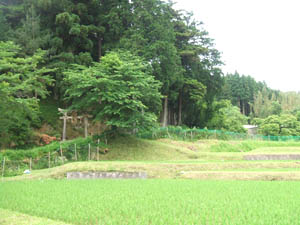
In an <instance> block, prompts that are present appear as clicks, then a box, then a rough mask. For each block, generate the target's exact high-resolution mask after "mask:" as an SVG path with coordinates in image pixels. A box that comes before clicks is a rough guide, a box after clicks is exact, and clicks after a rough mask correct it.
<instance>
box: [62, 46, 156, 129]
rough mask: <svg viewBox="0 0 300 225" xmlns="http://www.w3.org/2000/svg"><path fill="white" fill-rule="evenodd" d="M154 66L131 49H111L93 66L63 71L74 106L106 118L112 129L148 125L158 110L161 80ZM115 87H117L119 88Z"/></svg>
mask: <svg viewBox="0 0 300 225" xmlns="http://www.w3.org/2000/svg"><path fill="white" fill-rule="evenodd" d="M150 72H151V68H150V67H149V66H147V64H146V63H145V62H143V61H142V60H141V59H140V58H138V57H136V56H133V55H132V54H130V53H129V52H110V53H108V54H107V55H106V56H103V57H102V59H101V63H94V64H93V66H92V67H85V66H79V65H77V66H74V68H71V69H69V70H68V71H67V72H65V73H64V74H65V75H66V78H65V81H66V83H67V86H68V88H67V90H66V96H67V98H68V100H70V101H71V102H72V106H71V109H75V110H78V111H79V112H81V113H89V114H91V115H93V116H94V118H95V119H96V120H99V121H106V122H105V124H106V125H107V126H111V128H112V130H116V129H120V128H121V129H127V130H128V131H132V130H133V129H149V128H151V127H152V126H153V124H155V123H156V121H157V117H156V115H155V112H157V111H159V108H160V103H161V102H160V98H161V95H160V93H159V88H160V83H159V82H157V81H156V80H155V79H154V77H153V76H151V74H150ZM116 90H118V91H117V92H116Z"/></svg>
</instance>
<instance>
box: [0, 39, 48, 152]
mask: <svg viewBox="0 0 300 225" xmlns="http://www.w3.org/2000/svg"><path fill="white" fill-rule="evenodd" d="M20 50H21V49H20V47H19V46H17V45H15V44H14V43H13V42H0V124H1V125H0V147H1V146H2V147H3V146H10V145H12V146H25V145H27V144H29V143H30V137H31V135H32V127H33V126H35V125H37V122H38V113H39V109H38V102H39V99H38V97H41V98H44V97H46V95H47V94H48V91H47V86H48V85H50V84H51V82H52V79H51V78H50V77H49V76H48V75H47V73H49V72H50V71H51V70H49V69H46V68H44V67H42V66H41V65H40V64H41V63H42V62H43V57H44V56H43V55H44V53H43V51H41V50H39V51H37V52H36V54H34V55H33V56H32V57H25V58H24V57H20V56H19V55H20Z"/></svg>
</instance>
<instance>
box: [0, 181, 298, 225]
mask: <svg viewBox="0 0 300 225" xmlns="http://www.w3.org/2000/svg"><path fill="white" fill-rule="evenodd" d="M299 204H300V183H299V182H263V181H258V182H257V181H243V182H240V181H198V180H84V181H83V180H71V181H69V180H47V181H45V180H42V181H30V182H28V181H27V182H24V181H23V182H3V183H1V192H0V208H5V209H9V210H13V211H18V212H22V213H26V214H29V215H33V216H38V217H45V218H50V219H54V220H60V221H65V222H67V223H73V224H122V225H124V224H139V225H143V224H164V225H166V224H247V225H248V224H256V225H259V224H263V225H268V224H281V225H284V224H287V225H288V224H289V225H290V224H300V220H299V214H300V208H299Z"/></svg>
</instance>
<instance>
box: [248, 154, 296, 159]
mask: <svg viewBox="0 0 300 225" xmlns="http://www.w3.org/2000/svg"><path fill="white" fill-rule="evenodd" d="M243 158H244V160H300V155H296V154H290V155H245V156H244V157H243Z"/></svg>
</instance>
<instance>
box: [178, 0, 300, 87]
mask: <svg viewBox="0 0 300 225" xmlns="http://www.w3.org/2000/svg"><path fill="white" fill-rule="evenodd" d="M174 2H177V3H176V5H175V8H177V9H185V10H187V11H192V12H193V13H194V16H195V18H196V19H197V20H200V21H202V22H204V28H205V29H206V30H207V31H208V32H209V36H210V38H213V39H215V44H216V48H217V49H218V50H219V51H221V52H222V59H223V61H224V62H225V64H226V65H225V66H224V67H223V71H224V73H234V71H235V70H237V71H238V72H239V73H240V74H244V75H250V76H252V77H254V78H255V79H256V80H258V81H263V80H264V81H266V83H267V84H268V86H269V87H271V88H273V89H279V90H282V91H300V56H299V55H300V29H299V28H300V1H299V0H174Z"/></svg>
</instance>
